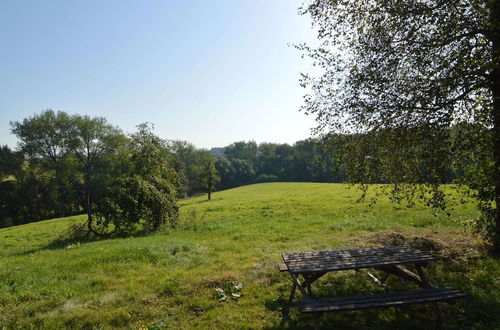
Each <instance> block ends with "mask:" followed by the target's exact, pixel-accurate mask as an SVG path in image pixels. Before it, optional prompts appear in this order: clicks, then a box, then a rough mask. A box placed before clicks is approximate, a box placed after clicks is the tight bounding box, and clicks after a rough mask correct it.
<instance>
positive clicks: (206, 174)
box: [200, 158, 220, 200]
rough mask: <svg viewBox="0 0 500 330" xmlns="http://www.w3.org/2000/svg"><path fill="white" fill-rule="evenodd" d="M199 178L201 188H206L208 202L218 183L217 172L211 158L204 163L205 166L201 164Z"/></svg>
mask: <svg viewBox="0 0 500 330" xmlns="http://www.w3.org/2000/svg"><path fill="white" fill-rule="evenodd" d="M200 176H201V181H202V183H203V186H204V187H205V188H207V192H208V200H210V199H211V198H212V190H213V189H214V188H215V185H216V184H217V183H218V182H220V176H219V172H217V169H216V168H215V163H214V160H213V159H212V158H209V159H207V160H206V161H205V164H203V167H202V168H201V173H200Z"/></svg>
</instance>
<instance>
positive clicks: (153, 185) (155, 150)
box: [96, 124, 179, 235]
mask: <svg viewBox="0 0 500 330" xmlns="http://www.w3.org/2000/svg"><path fill="white" fill-rule="evenodd" d="M129 153H130V160H129V165H130V166H131V171H130V173H128V175H126V176H124V177H122V178H119V179H117V180H116V181H115V182H114V184H113V186H112V187H111V189H110V191H109V192H108V195H107V197H106V198H105V199H104V201H103V202H102V203H101V204H100V205H99V208H98V211H97V212H96V218H97V219H98V221H96V222H97V223H98V224H99V225H101V226H102V227H104V228H105V229H106V230H107V231H108V233H109V232H110V231H111V230H112V231H113V232H116V233H118V234H121V235H124V234H130V233H132V232H133V231H134V230H136V229H138V228H142V229H143V230H146V231H155V230H158V229H159V228H160V227H161V226H162V225H164V224H170V225H171V226H174V225H176V224H177V221H178V218H179V207H178V205H177V197H176V196H177V193H176V190H175V186H174V184H173V183H172V182H174V181H175V180H176V175H177V173H176V172H175V171H174V170H173V169H172V167H171V166H170V163H171V157H172V155H171V154H170V151H169V149H168V148H167V144H166V142H165V141H164V140H162V139H161V138H159V137H158V136H156V135H154V134H153V132H152V131H151V127H150V126H149V125H147V124H141V125H139V126H138V131H137V132H136V133H135V134H132V135H131V139H130V144H129Z"/></svg>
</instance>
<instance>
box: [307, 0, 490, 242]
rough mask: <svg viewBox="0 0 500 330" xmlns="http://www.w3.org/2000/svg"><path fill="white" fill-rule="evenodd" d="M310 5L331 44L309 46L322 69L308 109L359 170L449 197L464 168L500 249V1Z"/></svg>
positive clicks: (485, 227) (435, 198)
mask: <svg viewBox="0 0 500 330" xmlns="http://www.w3.org/2000/svg"><path fill="white" fill-rule="evenodd" d="M303 13H304V14H308V15H310V16H311V18H312V21H313V23H314V25H315V26H316V27H317V29H318V38H319V40H320V45H319V46H317V47H311V46H307V45H302V46H299V48H301V49H302V50H304V52H305V53H306V54H307V55H309V56H310V57H311V58H312V59H313V60H314V61H315V64H316V65H317V66H318V67H320V68H322V69H323V71H322V73H321V74H320V75H319V76H317V77H316V76H311V75H304V76H303V79H302V84H303V85H304V86H308V87H309V88H310V90H311V93H310V94H308V95H306V97H305V104H304V107H303V110H304V111H305V112H307V113H309V114H313V115H315V116H316V117H317V122H318V133H326V134H329V135H330V136H332V137H338V138H339V139H332V140H336V141H337V142H338V141H339V140H342V143H340V144H339V143H337V145H344V146H345V147H344V148H343V150H341V152H339V153H338V155H341V157H340V159H339V160H340V163H341V164H343V165H344V166H345V169H346V171H347V174H348V176H349V178H350V180H352V182H355V183H362V184H363V183H369V182H373V180H374V179H375V178H377V179H376V180H383V181H387V182H388V183H392V184H393V185H392V186H391V187H390V190H391V192H392V195H393V196H394V197H395V198H396V199H397V200H401V199H406V200H408V201H409V202H410V204H411V203H412V201H413V200H414V199H415V198H422V199H424V200H425V201H426V202H427V203H429V204H431V205H433V206H434V207H438V208H445V207H446V198H445V194H444V191H443V190H442V189H441V188H440V184H441V183H443V182H446V180H447V175H448V173H447V169H448V168H453V169H454V170H455V172H456V173H457V174H460V176H459V177H458V178H457V182H459V183H462V184H463V187H465V188H467V190H468V193H469V194H470V195H473V196H474V197H476V199H477V201H478V202H479V206H480V209H481V210H482V211H483V212H482V214H483V215H482V217H481V219H480V220H479V221H478V222H476V224H479V225H480V226H479V227H480V228H482V229H481V230H482V231H483V232H484V233H485V234H486V237H487V238H491V239H492V240H493V241H494V242H495V246H496V249H497V250H500V211H499V208H498V205H499V204H500V2H499V1H497V0H451V1H442V0H429V1H423V0H410V1H408V0H383V1H368V0H360V1H348V0H333V1H332V0H312V1H307V2H306V4H305V5H304V7H303ZM415 183H421V184H420V185H415Z"/></svg>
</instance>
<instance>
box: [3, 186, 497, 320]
mask: <svg viewBox="0 0 500 330" xmlns="http://www.w3.org/2000/svg"><path fill="white" fill-rule="evenodd" d="M359 195H360V192H359V191H358V190H356V189H354V188H351V189H349V186H347V185H343V184H324V183H323V184H319V183H318V184H317V183H268V184H257V185H250V186H245V187H240V188H236V189H231V190H226V191H221V192H216V193H214V194H213V200H212V201H207V200H206V196H200V197H196V198H190V199H185V200H182V201H180V204H181V213H182V221H181V223H180V225H179V226H178V227H177V228H175V229H164V230H163V231H161V232H160V233H157V234H154V235H150V236H143V237H133V238H125V239H110V240H103V241H98V242H90V243H80V244H79V243H75V244H69V245H62V244H54V241H55V240H56V239H57V238H58V237H60V235H61V233H63V232H64V231H65V229H66V228H67V227H68V226H69V225H70V224H71V223H72V222H79V221H83V220H84V217H83V216H77V217H71V218H64V219H54V220H48V221H42V222H39V223H32V224H28V225H23V226H17V227H11V228H5V229H0V329H18V328H27V329H29V328H48V329H62V328H75V329H81V328H87V329H107V328H142V329H144V328H148V329H162V328H213V329H226V328H243V329H244V328H310V327H312V326H315V325H319V326H320V327H325V328H328V327H337V328H340V329H344V328H352V329H359V328H379V329H393V328H402V327H405V328H408V329H420V328H423V327H428V328H432V327H433V326H434V320H433V315H432V314H431V313H429V312H428V309H427V308H426V307H425V306H413V307H408V308H401V309H387V310H372V311H364V312H349V313H342V314H335V315H331V314H329V315H324V316H323V317H321V318H320V319H315V318H314V317H309V316H301V315H299V314H298V312H297V311H296V310H295V309H293V308H292V309H291V311H290V312H289V313H287V308H286V301H287V299H288V295H289V291H290V287H291V282H290V279H289V275H287V274H284V273H279V272H278V271H277V269H276V264H277V263H279V262H281V257H280V253H282V252H291V251H313V250H321V249H341V248H353V247H367V246H377V245H388V244H412V245H413V246H416V247H421V248H422V249H427V250H429V251H431V252H432V253H435V254H438V255H440V256H442V257H443V260H442V261H440V262H437V263H436V264H435V265H433V266H431V267H429V269H428V275H429V277H430V279H431V281H432V282H434V284H436V285H439V286H453V287H455V288H458V289H461V290H464V291H466V292H467V293H469V294H470V299H468V300H467V301H464V302H461V303H458V304H456V305H443V310H444V314H445V317H446V321H447V324H448V327H450V328H461V329H493V328H500V303H499V301H500V262H499V261H498V259H494V258H492V257H489V256H488V255H486V254H485V253H484V252H483V249H482V246H481V242H480V241H479V240H477V239H476V238H474V237H473V236H471V235H470V234H467V233H465V232H464V230H463V226H462V222H464V221H466V220H468V219H472V218H474V217H475V216H477V213H476V210H475V208H474V206H473V205H472V204H467V205H457V206H454V209H453V210H452V211H451V216H446V215H445V214H439V215H437V216H434V215H432V212H431V210H429V209H426V208H424V207H421V206H416V207H414V208H411V209H408V208H406V207H405V206H403V205H394V204H391V203H390V202H389V201H388V200H387V199H380V200H379V201H378V202H377V203H376V204H375V205H374V206H372V207H370V206H368V204H367V203H357V202H356V200H357V198H358V197H359ZM239 282H241V283H243V288H242V289H241V290H240V291H239V292H240V293H241V297H240V298H239V299H233V298H231V297H229V298H228V299H227V301H223V302H221V301H219V300H218V297H217V295H216V294H217V292H216V289H217V288H221V289H223V290H225V291H228V290H229V289H230V288H231V287H233V286H234V284H237V283H239ZM388 285H389V287H390V288H392V289H394V290H401V289H413V288H415V287H414V286H413V285H412V284H406V283H402V282H401V281H399V280H397V279H394V278H390V280H389V282H388ZM313 290H314V289H313ZM379 291H381V289H380V288H378V287H377V286H376V285H375V284H374V283H373V282H371V281H370V280H369V278H368V276H366V275H365V274H359V275H355V273H354V272H342V273H338V274H333V275H329V276H326V277H324V278H323V279H322V280H321V282H320V283H319V285H318V286H317V287H316V291H315V292H316V294H317V295H319V296H329V295H346V294H349V295H350V294H364V293H370V292H379Z"/></svg>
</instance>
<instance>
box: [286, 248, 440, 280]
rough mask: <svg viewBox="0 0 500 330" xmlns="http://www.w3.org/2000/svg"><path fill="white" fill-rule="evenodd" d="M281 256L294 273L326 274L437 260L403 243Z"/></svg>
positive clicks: (289, 269)
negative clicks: (402, 244)
mask: <svg viewBox="0 0 500 330" xmlns="http://www.w3.org/2000/svg"><path fill="white" fill-rule="evenodd" d="M282 257H283V260H284V261H285V264H286V265H287V267H288V271H289V272H290V273H294V274H308V273H309V274H311V273H326V272H331V271H339V270H350V269H361V268H376V267H384V266H393V265H399V264H410V263H413V264H425V263H427V262H429V261H434V260H437V258H436V257H433V256H431V255H428V254H425V253H423V252H421V251H419V250H417V249H413V248H410V247H406V246H398V247H377V248H365V249H353V250H331V251H317V252H300V253H283V254H282Z"/></svg>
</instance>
